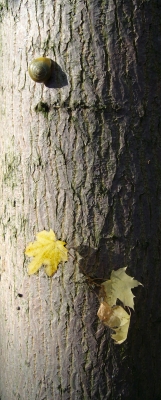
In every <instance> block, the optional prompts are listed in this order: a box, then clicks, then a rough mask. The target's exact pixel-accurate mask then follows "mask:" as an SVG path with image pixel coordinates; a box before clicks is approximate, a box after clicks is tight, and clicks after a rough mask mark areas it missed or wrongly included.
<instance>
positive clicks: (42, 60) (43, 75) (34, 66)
mask: <svg viewBox="0 0 161 400" xmlns="http://www.w3.org/2000/svg"><path fill="white" fill-rule="evenodd" d="M28 71H29V75H30V78H31V79H33V81H35V82H39V83H41V82H46V81H47V80H48V79H49V78H50V75H51V60H50V58H46V57H39V58H35V60H33V61H32V62H31V64H30V66H29V69H28Z"/></svg>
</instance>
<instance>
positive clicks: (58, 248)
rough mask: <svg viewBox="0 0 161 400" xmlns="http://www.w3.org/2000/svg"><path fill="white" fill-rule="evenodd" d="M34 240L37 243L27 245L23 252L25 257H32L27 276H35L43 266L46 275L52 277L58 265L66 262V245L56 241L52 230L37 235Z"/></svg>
mask: <svg viewBox="0 0 161 400" xmlns="http://www.w3.org/2000/svg"><path fill="white" fill-rule="evenodd" d="M36 238H37V241H35V242H34V243H29V244H28V246H27V247H26V250H25V254H26V255H27V256H29V257H34V258H33V260H32V261H31V262H30V264H29V265H28V274H29V275H32V274H35V273H36V272H37V271H38V269H39V268H40V267H41V265H42V264H44V265H45V266H46V267H45V272H46V274H47V275H48V276H52V275H53V274H54V273H55V272H56V271H57V268H58V264H59V263H60V262H61V261H67V260H68V255H67V253H68V250H67V249H66V248H65V247H64V246H65V244H66V243H65V242H62V241H61V240H57V239H56V236H55V233H54V232H53V230H52V229H50V231H49V232H47V231H45V230H44V231H42V232H39V233H37V235H36Z"/></svg>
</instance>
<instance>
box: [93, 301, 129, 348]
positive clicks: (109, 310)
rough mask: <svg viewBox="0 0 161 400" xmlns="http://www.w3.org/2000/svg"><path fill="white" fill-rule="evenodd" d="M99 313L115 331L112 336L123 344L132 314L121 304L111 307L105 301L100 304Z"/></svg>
mask: <svg viewBox="0 0 161 400" xmlns="http://www.w3.org/2000/svg"><path fill="white" fill-rule="evenodd" d="M97 315H98V317H99V319H100V320H101V321H102V322H103V323H104V324H105V325H107V326H108V327H109V328H111V329H112V330H113V331H114V332H115V333H114V334H112V335H111V337H112V339H114V340H115V342H116V343H117V344H121V343H123V342H124V341H125V340H126V339H127V334H128V330H129V325H130V315H129V314H128V313H127V312H126V311H125V310H124V308H122V307H121V306H114V307H110V305H109V304H108V303H106V302H105V301H103V302H102V303H101V304H100V307H99V310H98V313H97Z"/></svg>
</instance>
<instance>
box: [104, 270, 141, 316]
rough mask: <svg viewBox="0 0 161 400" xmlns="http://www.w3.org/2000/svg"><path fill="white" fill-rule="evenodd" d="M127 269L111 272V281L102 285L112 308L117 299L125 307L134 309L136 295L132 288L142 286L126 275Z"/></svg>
mask: <svg viewBox="0 0 161 400" xmlns="http://www.w3.org/2000/svg"><path fill="white" fill-rule="evenodd" d="M126 268H127V267H125V268H120V269H118V270H117V271H112V272H111V277H110V280H108V281H106V282H104V283H103V284H102V285H103V287H104V290H105V293H106V301H107V303H108V304H109V305H110V306H113V305H115V304H116V301H117V299H119V300H121V301H122V303H123V304H124V306H127V307H131V308H133V309H134V300H133V299H134V297H135V296H134V295H133V293H132V291H131V289H132V288H134V287H137V286H138V285H142V284H141V283H140V282H138V281H137V280H135V279H134V278H133V277H131V276H129V275H127V274H126V272H125V271H126Z"/></svg>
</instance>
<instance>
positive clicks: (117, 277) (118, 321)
mask: <svg viewBox="0 0 161 400" xmlns="http://www.w3.org/2000/svg"><path fill="white" fill-rule="evenodd" d="M125 271H126V268H120V269H118V270H117V271H112V272H111V277H110V278H111V279H109V280H107V281H106V282H104V283H103V284H102V285H101V286H102V288H101V290H100V298H102V297H103V299H104V300H105V301H103V302H102V301H101V304H100V308H99V310H98V314H97V315H98V317H99V319H100V320H101V321H102V322H103V323H104V324H105V325H107V326H108V327H109V328H111V329H112V330H114V332H115V333H114V334H112V335H111V337H112V338H113V339H114V340H115V342H116V343H117V344H121V343H123V342H124V341H125V340H126V338H127V334H128V329H129V325H130V315H129V314H128V313H127V312H126V311H125V310H124V308H123V307H121V306H117V305H116V302H117V299H119V300H120V301H121V302H122V303H123V304H124V306H127V307H131V308H133V309H134V297H135V296H134V295H133V293H132V291H131V289H132V288H134V287H137V286H138V285H142V284H141V283H140V282H138V281H137V280H135V279H134V278H132V277H131V276H129V275H127V274H126V272H125Z"/></svg>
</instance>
